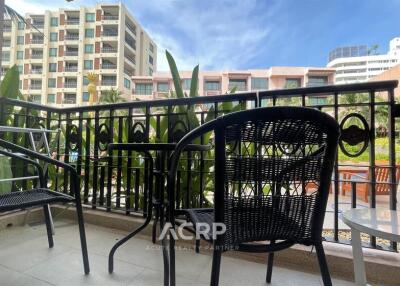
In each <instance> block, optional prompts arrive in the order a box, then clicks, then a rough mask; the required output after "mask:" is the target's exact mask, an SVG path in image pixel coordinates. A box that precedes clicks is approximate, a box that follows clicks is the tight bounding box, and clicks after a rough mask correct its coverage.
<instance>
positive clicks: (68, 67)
mask: <svg viewBox="0 0 400 286" xmlns="http://www.w3.org/2000/svg"><path fill="white" fill-rule="evenodd" d="M64 71H66V72H77V71H78V63H75V62H72V63H71V62H66V63H65V69H64Z"/></svg>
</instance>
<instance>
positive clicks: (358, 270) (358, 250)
mask: <svg viewBox="0 0 400 286" xmlns="http://www.w3.org/2000/svg"><path fill="white" fill-rule="evenodd" d="M351 245H352V248H353V263H354V278H355V282H356V285H357V286H365V285H368V284H367V277H366V274H365V265H364V259H363V252H362V246H361V237H360V232H359V231H358V230H356V229H354V228H352V229H351Z"/></svg>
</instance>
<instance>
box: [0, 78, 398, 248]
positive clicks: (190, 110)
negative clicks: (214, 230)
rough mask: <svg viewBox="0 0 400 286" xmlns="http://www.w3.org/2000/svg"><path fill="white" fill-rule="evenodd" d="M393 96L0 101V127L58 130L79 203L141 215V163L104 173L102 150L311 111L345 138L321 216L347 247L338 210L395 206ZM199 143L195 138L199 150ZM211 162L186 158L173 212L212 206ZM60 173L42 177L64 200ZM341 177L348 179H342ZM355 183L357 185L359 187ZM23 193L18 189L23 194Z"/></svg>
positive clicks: (386, 90)
mask: <svg viewBox="0 0 400 286" xmlns="http://www.w3.org/2000/svg"><path fill="white" fill-rule="evenodd" d="M396 87H397V81H382V82H369V83H359V84H350V85H336V86H335V85H332V86H322V87H309V88H296V89H285V90H270V91H257V92H248V93H237V94H226V95H218V96H206V97H195V98H181V99H162V100H152V101H135V102H124V103H115V104H107V105H93V106H81V107H71V108H62V109H61V108H55V107H50V106H42V105H38V104H34V103H31V102H22V101H17V100H10V99H5V98H0V125H9V126H25V127H32V128H37V127H40V126H42V127H43V128H46V129H60V130H61V132H60V133H59V134H60V135H59V136H57V137H54V136H53V137H52V138H49V142H50V147H51V148H52V150H53V154H54V156H55V157H57V158H58V159H61V160H63V161H65V162H67V163H70V164H73V165H74V166H75V167H76V169H77V171H78V174H80V187H81V193H82V198H83V202H84V203H85V204H87V205H89V206H91V207H92V208H97V209H104V210H106V211H113V212H122V213H125V214H128V215H135V214H140V215H146V214H145V213H144V211H143V209H144V208H143V206H144V204H146V202H147V193H146V186H145V184H146V180H145V179H144V178H147V176H148V170H147V166H148V164H147V161H146V160H147V159H146V158H144V157H143V156H142V155H140V154H139V153H137V154H136V153H134V154H133V153H132V152H126V153H125V152H123V151H118V152H117V153H116V154H115V155H116V157H115V158H114V159H112V160H111V164H109V163H110V162H109V161H108V160H102V158H104V157H106V156H107V145H108V144H109V143H111V142H120V143H126V142H175V141H177V140H178V139H179V138H180V137H181V136H182V135H183V134H185V133H187V132H188V131H189V130H191V129H193V128H195V127H196V126H198V125H201V124H203V123H205V122H207V121H209V120H211V119H213V118H216V117H218V116H220V115H222V114H226V113H229V112H232V111H237V110H243V109H250V108H257V107H260V106H277V105H296V106H300V105H301V106H309V107H312V108H317V109H319V110H321V111H324V112H327V113H329V114H331V115H332V116H333V117H334V118H336V120H337V121H338V122H339V123H340V126H341V129H342V136H341V140H340V148H339V152H338V159H337V164H336V167H335V172H334V175H333V177H332V181H333V184H332V187H331V192H332V194H331V196H330V197H331V198H330V200H329V205H328V209H327V215H326V226H325V227H326V229H327V231H326V237H327V239H328V240H331V241H336V242H348V238H347V235H346V231H347V230H346V229H345V227H343V226H342V225H341V224H340V220H339V215H340V212H341V211H342V210H344V209H346V208H350V207H371V208H375V207H378V206H379V207H385V208H388V209H393V210H394V209H397V206H398V204H397V188H398V181H399V179H400V176H398V170H399V167H398V163H399V162H400V152H398V153H397V154H396V142H397V141H398V137H399V134H398V132H397V131H396V128H395V123H396V120H397V119H396V116H397V115H398V114H400V108H399V107H398V105H396V102H395V96H394V89H395V88H396ZM1 136H2V137H7V138H9V139H10V140H12V141H14V142H18V143H19V144H24V143H25V142H28V141H27V140H26V138H25V137H24V135H16V134H13V135H10V134H7V133H3V134H0V137H1ZM39 139H40V138H39ZM204 140H205V139H204V138H201V140H200V143H202V142H204ZM398 148H399V149H400V146H399V147H398ZM399 151H400V150H399ZM212 155H213V153H212V151H207V152H198V153H196V152H192V153H188V154H187V155H186V157H185V158H184V159H183V161H182V165H181V168H180V172H179V173H178V176H179V178H180V182H181V184H180V185H179V187H178V190H177V192H178V194H177V202H176V203H177V205H178V206H181V207H205V206H207V205H210V204H211V202H210V201H211V199H210V197H211V196H212V194H211V193H210V189H211V187H210V186H211V184H212V175H213V174H212V163H213V156H212ZM396 159H397V160H396ZM382 160H383V161H384V162H381V161H382ZM378 165H379V166H378ZM379 168H380V169H384V170H386V171H385V172H383V173H385V175H382V174H381V171H379V172H378V169H379ZM380 169H379V170H380ZM22 171H23V172H25V173H26V174H25V175H27V173H28V172H29V170H28V169H26V168H25V169H23V170H22ZM60 171H61V170H57V169H49V171H48V172H49V173H48V177H49V181H50V183H51V185H52V187H53V188H55V189H57V190H59V191H62V192H68V191H69V190H68V185H69V183H68V175H67V174H63V173H60ZM348 173H351V174H353V175H354V176H350V177H349V176H347V175H345V174H348ZM399 174H400V172H399ZM361 175H364V179H362V180H360V179H357V178H358V177H361ZM346 176H347V177H346ZM385 176H386V177H385ZM384 177H385V178H386V179H385V178H384ZM383 180H386V181H385V184H383V183H382V182H383ZM24 184H25V186H20V187H26V184H27V183H24ZM383 185H384V186H385V187H383V188H380V187H382V186H383ZM362 186H367V187H368V188H367V191H366V192H367V195H366V196H365V194H364V193H363V192H362V191H360V190H361V189H362V188H361V187H362ZM14 188H18V186H14ZM346 188H347V191H346V190H345V189H346ZM343 192H346V196H343V195H342V194H341V193H343ZM349 194H351V195H349ZM381 194H382V196H380V195H381ZM360 195H362V197H360ZM365 199H368V203H366V202H364V200H365ZM366 243H367V244H368V245H369V246H371V247H382V248H388V249H391V250H396V247H397V246H396V244H395V243H393V242H388V243H387V242H384V241H383V242H382V241H380V240H377V239H376V238H375V237H370V238H369V240H368V241H366Z"/></svg>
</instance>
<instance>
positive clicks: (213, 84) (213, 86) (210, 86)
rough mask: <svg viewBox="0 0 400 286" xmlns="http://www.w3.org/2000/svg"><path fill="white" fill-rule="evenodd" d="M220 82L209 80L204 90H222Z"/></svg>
mask: <svg viewBox="0 0 400 286" xmlns="http://www.w3.org/2000/svg"><path fill="white" fill-rule="evenodd" d="M220 89H221V86H220V82H219V81H215V80H207V81H206V82H205V84H204V90H220Z"/></svg>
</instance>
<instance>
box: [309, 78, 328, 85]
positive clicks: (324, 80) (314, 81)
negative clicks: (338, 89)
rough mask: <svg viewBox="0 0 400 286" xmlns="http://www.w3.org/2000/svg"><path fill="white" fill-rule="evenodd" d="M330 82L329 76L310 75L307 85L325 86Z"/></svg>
mask: <svg viewBox="0 0 400 286" xmlns="http://www.w3.org/2000/svg"><path fill="white" fill-rule="evenodd" d="M327 84H328V77H327V76H309V77H308V83H307V86H323V85H327Z"/></svg>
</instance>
